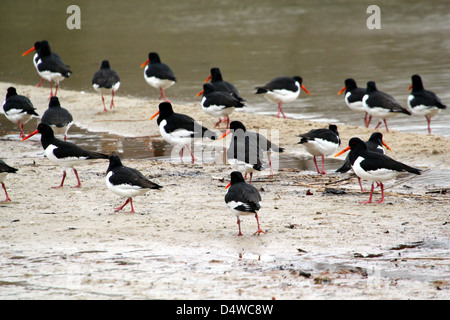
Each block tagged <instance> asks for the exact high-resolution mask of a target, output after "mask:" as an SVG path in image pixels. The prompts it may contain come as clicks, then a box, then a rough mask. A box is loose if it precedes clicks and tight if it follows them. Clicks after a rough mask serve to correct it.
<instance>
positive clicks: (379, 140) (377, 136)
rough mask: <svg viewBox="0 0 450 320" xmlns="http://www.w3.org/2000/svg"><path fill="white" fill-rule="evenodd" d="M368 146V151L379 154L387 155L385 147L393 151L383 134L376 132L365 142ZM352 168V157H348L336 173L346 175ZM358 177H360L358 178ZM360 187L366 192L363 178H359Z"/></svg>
mask: <svg viewBox="0 0 450 320" xmlns="http://www.w3.org/2000/svg"><path fill="white" fill-rule="evenodd" d="M365 144H366V146H367V150H369V151H372V152H377V153H382V154H385V151H384V148H383V146H385V147H386V148H387V149H388V150H389V151H392V150H391V148H390V147H389V146H388V145H387V144H386V143H385V142H384V140H383V134H382V133H381V132H374V133H372V134H371V135H370V138H369V140H367V141H366V142H365ZM351 168H352V165H351V163H350V156H349V155H347V157H346V158H345V160H344V164H343V165H342V166H341V167H340V168H339V169H337V170H336V172H339V173H346V172H347V171H349V170H350V169H351ZM357 177H358V176H357ZM358 182H359V186H360V188H361V191H362V192H364V188H363V186H362V184H361V178H360V177H358Z"/></svg>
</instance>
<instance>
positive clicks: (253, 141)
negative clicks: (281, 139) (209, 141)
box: [219, 121, 284, 182]
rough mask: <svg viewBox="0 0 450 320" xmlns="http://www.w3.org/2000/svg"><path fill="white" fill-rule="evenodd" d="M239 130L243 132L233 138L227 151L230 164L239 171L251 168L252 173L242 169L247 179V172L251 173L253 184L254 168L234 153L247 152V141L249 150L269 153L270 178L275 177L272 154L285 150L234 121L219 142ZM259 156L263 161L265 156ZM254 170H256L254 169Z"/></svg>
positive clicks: (260, 154)
mask: <svg viewBox="0 0 450 320" xmlns="http://www.w3.org/2000/svg"><path fill="white" fill-rule="evenodd" d="M237 130H241V132H237V135H236V136H235V137H233V140H232V142H231V144H230V148H228V150H227V157H228V162H230V164H231V165H232V166H233V167H234V168H235V169H236V170H238V169H239V168H242V167H244V168H247V167H250V168H248V170H250V171H247V170H246V169H242V171H245V177H246V178H247V172H250V182H251V176H252V172H253V171H251V169H252V168H253V166H250V165H248V163H247V164H246V163H245V161H244V162H242V157H237V156H236V155H235V154H233V152H234V153H237V152H240V153H244V152H246V151H245V150H247V146H246V145H245V143H247V141H248V144H249V147H248V150H255V149H254V148H256V150H259V151H260V152H267V159H268V161H269V166H270V176H273V169H272V160H271V159H270V153H271V152H279V153H282V152H284V148H281V147H279V146H278V145H276V144H275V143H272V142H271V141H270V140H269V139H267V138H266V137H265V136H264V135H262V134H260V133H258V132H253V131H248V130H247V129H246V127H245V125H244V124H243V123H242V122H240V121H232V122H231V123H230V129H229V130H227V131H225V133H224V134H223V135H222V136H221V137H220V138H219V140H220V139H223V138H224V137H225V136H226V135H228V134H230V133H231V132H236V131H237ZM238 139H240V140H241V141H240V142H238ZM246 139H248V140H246ZM242 140H244V142H242ZM250 146H251V147H250ZM239 147H241V148H245V150H241V151H239ZM258 154H259V157H260V158H261V159H262V156H263V154H262V153H256V155H258ZM248 158H250V157H248ZM245 159H246V158H245ZM230 160H231V161H230ZM256 163H258V160H256ZM253 169H255V168H253ZM255 170H257V169H255Z"/></svg>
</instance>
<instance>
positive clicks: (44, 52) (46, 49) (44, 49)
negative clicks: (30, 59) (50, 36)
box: [39, 40, 52, 57]
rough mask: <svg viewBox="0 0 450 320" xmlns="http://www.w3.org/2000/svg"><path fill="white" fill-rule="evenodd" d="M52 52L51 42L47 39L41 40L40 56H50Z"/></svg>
mask: <svg viewBox="0 0 450 320" xmlns="http://www.w3.org/2000/svg"><path fill="white" fill-rule="evenodd" d="M51 53H52V51H51V50H50V44H49V43H48V41H47V40H43V41H41V44H40V48H39V56H41V57H44V56H49V55H50V54H51Z"/></svg>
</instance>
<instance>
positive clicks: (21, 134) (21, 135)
mask: <svg viewBox="0 0 450 320" xmlns="http://www.w3.org/2000/svg"><path fill="white" fill-rule="evenodd" d="M17 124H18V125H19V128H20V137H21V138H22V139H23V138H25V133H24V132H23V124H22V123H20V122H17Z"/></svg>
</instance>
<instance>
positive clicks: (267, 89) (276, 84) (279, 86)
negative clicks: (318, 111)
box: [255, 76, 311, 118]
mask: <svg viewBox="0 0 450 320" xmlns="http://www.w3.org/2000/svg"><path fill="white" fill-rule="evenodd" d="M302 83H303V79H302V78H301V77H298V76H295V77H278V78H275V79H272V80H271V81H270V82H269V83H267V84H266V85H264V86H262V87H256V88H255V89H256V90H257V91H256V94H264V96H265V97H266V99H267V100H269V101H270V102H272V103H276V104H278V113H277V115H276V117H277V118H279V117H280V114H282V115H283V117H284V118H286V116H285V115H284V112H283V109H282V106H283V104H284V103H288V102H292V101H294V100H295V99H297V97H298V96H299V95H300V90H301V89H303V90H304V91H305V92H306V93H307V94H308V95H311V94H310V93H309V91H308V90H307V89H306V88H305V86H304V85H303V84H302Z"/></svg>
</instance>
